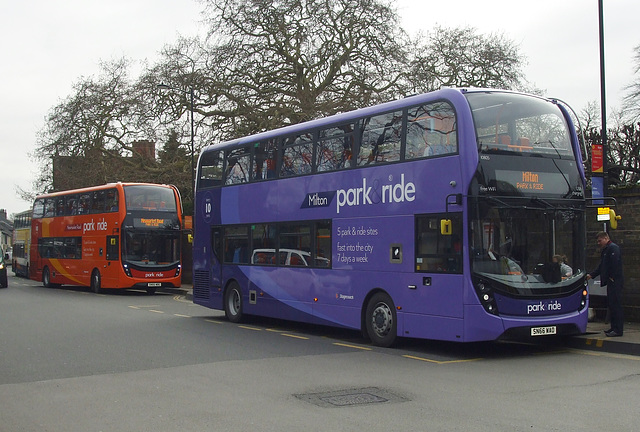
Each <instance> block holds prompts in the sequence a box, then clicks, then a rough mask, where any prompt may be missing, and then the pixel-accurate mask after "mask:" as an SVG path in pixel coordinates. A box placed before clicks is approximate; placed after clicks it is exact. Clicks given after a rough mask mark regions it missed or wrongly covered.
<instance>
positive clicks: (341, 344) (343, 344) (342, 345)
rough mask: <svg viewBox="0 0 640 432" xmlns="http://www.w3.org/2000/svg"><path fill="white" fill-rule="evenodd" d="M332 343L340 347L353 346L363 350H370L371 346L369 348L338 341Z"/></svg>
mask: <svg viewBox="0 0 640 432" xmlns="http://www.w3.org/2000/svg"><path fill="white" fill-rule="evenodd" d="M333 344H334V345H338V346H341V347H347V348H355V349H359V350H364V351H371V348H369V347H365V346H359V345H349V344H345V343H340V342H334V343H333Z"/></svg>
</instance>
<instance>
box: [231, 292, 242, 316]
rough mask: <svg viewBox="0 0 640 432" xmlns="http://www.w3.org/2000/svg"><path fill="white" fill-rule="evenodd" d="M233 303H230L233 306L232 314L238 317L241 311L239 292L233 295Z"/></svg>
mask: <svg viewBox="0 0 640 432" xmlns="http://www.w3.org/2000/svg"><path fill="white" fill-rule="evenodd" d="M230 300H231V301H230V302H229V306H231V307H230V308H229V309H231V312H232V313H233V314H234V315H237V314H238V312H239V311H240V294H238V291H235V290H234V291H233V293H231V299H230Z"/></svg>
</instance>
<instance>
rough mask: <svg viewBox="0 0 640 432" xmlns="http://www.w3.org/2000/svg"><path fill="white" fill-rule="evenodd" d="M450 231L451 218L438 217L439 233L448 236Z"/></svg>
mask: <svg viewBox="0 0 640 432" xmlns="http://www.w3.org/2000/svg"><path fill="white" fill-rule="evenodd" d="M452 231H453V228H452V224H451V219H440V234H442V235H446V236H450V235H451V233H452Z"/></svg>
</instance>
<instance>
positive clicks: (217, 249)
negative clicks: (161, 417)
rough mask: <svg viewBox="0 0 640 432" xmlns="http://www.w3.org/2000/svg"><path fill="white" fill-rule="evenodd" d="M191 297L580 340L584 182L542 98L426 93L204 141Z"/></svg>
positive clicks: (464, 331) (384, 323) (324, 318)
mask: <svg viewBox="0 0 640 432" xmlns="http://www.w3.org/2000/svg"><path fill="white" fill-rule="evenodd" d="M196 189H197V190H196V204H195V210H194V218H195V242H194V250H193V257H194V258H193V259H194V262H193V269H194V287H193V299H194V302H195V303H197V304H200V305H203V306H206V307H209V308H213V309H219V310H224V311H225V314H226V316H227V317H228V319H229V320H231V321H233V322H238V321H240V320H241V319H243V317H245V316H246V315H259V316H266V317H273V318H279V319H286V320H292V321H301V322H307V323H314V324H319V325H330V326H337V327H343V328H348V329H355V330H361V331H362V332H363V334H364V335H365V336H366V337H367V338H369V339H370V340H371V341H372V342H373V343H374V344H375V345H379V346H390V345H391V344H393V343H394V341H395V340H396V338H398V337H411V338H425V339H439V340H447V341H460V342H472V341H487V340H496V339H522V338H526V339H528V338H532V337H533V338H536V337H540V336H546V335H567V334H578V333H584V332H585V331H586V325H587V312H588V303H589V299H588V291H587V287H586V285H585V275H586V273H585V270H584V269H585V241H586V240H585V238H586V236H585V208H586V205H585V173H584V168H583V163H582V157H581V153H580V149H579V143H578V139H577V136H576V133H575V128H574V126H573V123H572V121H571V118H570V116H569V114H568V112H567V109H566V108H565V107H564V106H562V104H560V103H558V101H556V100H551V99H546V98H542V97H538V96H534V95H527V94H521V93H516V92H509V91H502V90H487V89H442V90H439V91H436V92H432V93H428V94H423V95H417V96H411V97H408V98H405V99H402V100H397V101H393V102H388V103H384V104H381V105H377V106H372V107H368V108H364V109H359V110H356V111H351V112H347V113H342V114H338V115H335V116H331V117H326V118H322V119H318V120H313V121H309V122H306V123H301V124H296V125H291V126H287V127H283V128H281V129H277V130H272V131H267V132H263V133H259V134H256V135H252V136H247V137H243V138H239V139H236V140H233V141H229V142H223V143H218V144H214V145H211V146H209V147H207V148H205V149H204V150H203V152H202V153H201V155H200V158H199V161H198V171H197V188H196Z"/></svg>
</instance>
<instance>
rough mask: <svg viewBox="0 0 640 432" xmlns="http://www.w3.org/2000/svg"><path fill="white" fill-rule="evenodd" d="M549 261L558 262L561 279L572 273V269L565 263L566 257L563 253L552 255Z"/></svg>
mask: <svg viewBox="0 0 640 432" xmlns="http://www.w3.org/2000/svg"><path fill="white" fill-rule="evenodd" d="M551 261H552V262H554V263H558V264H560V276H562V278H563V279H564V278H568V277H570V276H572V275H573V269H572V268H571V267H569V265H568V264H567V257H566V256H565V255H554V256H553V257H552V258H551Z"/></svg>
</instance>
